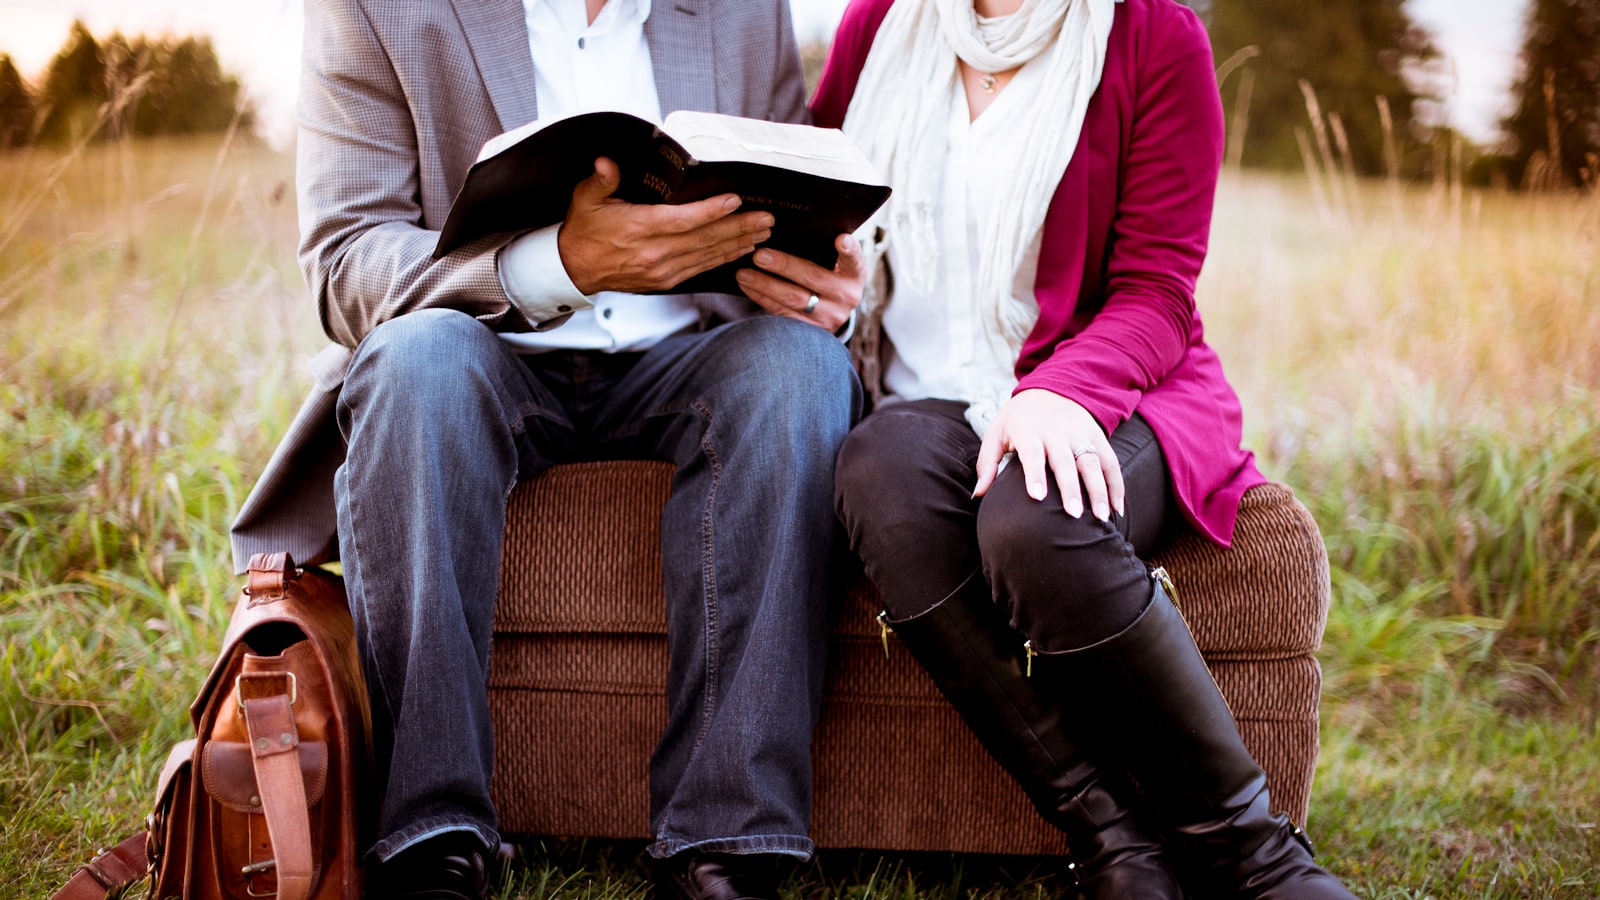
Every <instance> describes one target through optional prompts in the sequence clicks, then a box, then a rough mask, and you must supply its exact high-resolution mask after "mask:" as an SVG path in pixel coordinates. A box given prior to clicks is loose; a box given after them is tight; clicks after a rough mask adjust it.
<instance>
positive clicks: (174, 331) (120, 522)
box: [0, 141, 1600, 898]
mask: <svg viewBox="0 0 1600 900" xmlns="http://www.w3.org/2000/svg"><path fill="white" fill-rule="evenodd" d="M291 170H292V161H291V160H290V159H289V158H288V157H286V156H284V155H281V154H278V153H274V152H272V151H270V150H266V149H264V148H260V147H256V146H252V145H245V144H239V145H222V146H219V144H218V143H217V142H216V141H209V142H199V143H162V144H142V145H118V146H112V147H104V148H95V149H92V150H90V151H88V152H85V153H82V154H81V155H78V156H75V157H73V158H71V159H70V160H66V161H63V160H61V159H59V158H58V155H31V154H20V155H15V154H14V155H11V156H0V636H3V638H4V645H3V646H4V650H3V651H0V652H3V654H4V655H3V657H0V661H3V678H0V740H3V748H0V898H4V897H29V898H32V897H41V896H46V895H48V893H49V892H50V891H51V890H52V889H53V888H54V887H55V886H56V885H57V884H58V883H59V882H60V881H61V880H62V879H64V878H65V876H66V875H67V874H68V873H69V872H70V870H71V869H72V868H73V867H74V866H75V865H76V864H77V863H78V862H81V861H82V859H83V858H85V857H86V856H87V855H89V853H90V852H91V851H92V850H93V848H94V847H95V846H97V845H104V844H109V843H112V842H113V841H114V839H117V838H119V837H121V836H123V835H124V834H126V833H128V832H130V831H131V830H132V829H134V828H136V827H137V826H138V823H140V822H141V821H142V819H143V816H144V814H145V812H146V811H147V805H148V803H149V800H150V798H149V796H148V794H149V790H150V788H151V785H152V784H153V782H154V778H155V773H156V769H157V767H158V766H159V764H160V761H161V760H162V758H163V757H164V755H165V751H166V747H167V745H168V744H169V743H170V742H171V741H173V740H175V739H177V738H178V737H180V736H181V733H182V729H183V727H184V724H185V721H186V719H185V716H184V713H183V710H184V709H185V707H186V705H187V703H188V701H189V699H190V697H191V696H192V695H193V692H194V690H195V689H196V687H197V686H198V682H199V680H200V678H201V677H202V676H203V674H204V672H205V670H206V668H207V667H208V666H209V663H210V661H211V658H212V655H213V654H214V652H215V647H216V643H217V640H218V638H219V637H220V634H221V629H222V626H223V624H224V623H225V621H226V616H227V612H228V608H229V604H230V603H231V601H232V596H233V593H234V591H235V590H236V585H235V583H234V581H233V579H232V578H231V576H229V574H228V569H229V565H228V558H227V547H226V530H227V523H228V521H229V518H230V516H231V514H232V512H233V510H234V509H235V508H236V507H237V504H238V502H239V500H240V499H241V498H242V496H243V494H244V492H245V491H246V490H247V489H248V487H249V484H250V483H251V480H252V478H253V477H254V475H255V473H256V472H258V471H259V470H260V468H261V466H262V464H263V463H264V462H265V460H266V457H267V455H268V454H269V453H270V451H271V448H272V446H273V444H274V442H275V440H276V439H277V437H278V436H279V435H280V434H281V433H282V431H283V429H284V427H285V426H286V425H287V423H288V419H289V416H290V415H291V413H292V411H293V408H294V406H295V404H296V403H297V402H298V400H299V398H300V396H301V394H302V392H303V390H304V389H305V387H306V386H307V384H308V383H309V378H308V376H307V375H306V374H305V373H304V371H303V368H302V361H303V359H304V358H305V357H306V356H308V355H309V354H310V353H311V352H313V351H314V350H315V349H317V348H318V347H319V346H320V345H321V342H322V338H321V335H320V332H319V330H318V328H317V325H316V321H315V312H314V310H313V308H312V307H311V304H310V301H309V300H308V299H307V297H306V295H305V293H304V291H303V289H302V287H301V285H300V281H299V276H298V273H297V272H296V271H295V269H294V261H293V257H294V231H295V222H294V211H293V197H292V194H293V191H292V187H291V184H290V180H291V175H292V171H291ZM1200 293H1201V297H1200V302H1201V305H1202V308H1203V310H1204V312H1205V315H1206V320H1207V326H1208V328H1209V338H1210V340H1211V341H1212V342H1213V343H1214V344H1215V345H1216V346H1217V347H1218V349H1219V351H1220V352H1221V354H1222V356H1223V359H1224V361H1225V363H1226V365H1227V367H1228V370H1229V372H1230V375H1231V376H1232V378H1233V380H1234V382H1235V384H1236V386H1237V387H1238V389H1239V391H1240V393H1241V395H1242V396H1243V399H1244V402H1245V409H1246V420H1247V430H1248V433H1249V440H1250V443H1251V445H1252V446H1253V447H1254V448H1255V449H1256V450H1257V451H1258V453H1259V454H1260V457H1261V459H1262V462H1263V465H1264V467H1265V468H1266V469H1267V471H1268V473H1269V474H1270V475H1272V476H1273V477H1276V478H1279V479H1281V480H1284V481H1286V482H1288V483H1290V484H1291V485H1293V486H1294V487H1295V489H1296V491H1297V492H1298V493H1299V495H1300V497H1301V498H1302V499H1303V500H1304V501H1305V502H1306V504H1307V505H1308V506H1309V507H1310V508H1311V509H1312V511H1313V512H1314V513H1315V514H1316V516H1317V518H1318V521H1319V522H1320V523H1321V525H1322V528H1323V531H1324V533H1325V536H1326V539H1327V543H1328V547H1329V552H1330V555H1331V558H1332V561H1333V578H1334V598H1335V599H1334V609H1333V612H1332V615H1331V617H1330V621H1329V625H1328V632H1327V638H1326V642H1325V645H1324V649H1323V653H1322V662H1323V666H1324V669H1325V672H1326V676H1327V681H1326V690H1325V696H1324V705H1323V713H1324V715H1323V743H1322V756H1321V759H1320V763H1319V767H1318V773H1317V782H1316V785H1315V788H1314V793H1313V798H1312V821H1311V822H1310V823H1309V824H1310V828H1311V831H1312V834H1313V836H1314V837H1315V838H1316V839H1317V842H1318V846H1319V850H1320V851H1321V854H1322V859H1323V860H1324V861H1325V862H1326V863H1327V865H1328V866H1329V867H1330V868H1332V869H1333V870H1334V871H1336V872H1338V873H1339V874H1341V875H1342V876H1344V877H1346V878H1347V879H1348V880H1349V882H1350V883H1351V885H1352V886H1353V887H1354V888H1355V889H1356V890H1357V892H1358V893H1360V894H1361V895H1362V896H1364V897H1382V898H1421V897H1441V898H1443V897H1473V898H1478V897H1483V898H1489V897H1573V898H1577V897H1593V896H1596V895H1597V894H1600V726H1597V720H1596V715H1595V708H1596V701H1597V700H1600V689H1597V687H1596V679H1597V677H1600V402H1597V401H1600V352H1597V351H1596V350H1595V348H1596V347H1597V346H1600V196H1597V195H1591V196H1588V197H1577V196H1560V197H1525V196H1512V195H1504V194H1474V193H1471V192H1465V193H1462V192H1459V191H1452V189H1451V188H1450V186H1448V185H1446V186H1442V187H1438V188H1435V187H1433V186H1429V185H1419V186H1410V187H1405V188H1400V187H1396V186H1393V185H1388V184H1382V183H1362V184H1346V185H1343V186H1342V190H1341V191H1340V192H1337V193H1335V192H1333V191H1332V190H1330V189H1329V186H1328V185H1323V186H1322V190H1321V192H1320V193H1313V191H1312V185H1311V183H1310V182H1309V181H1308V180H1307V179H1306V178H1305V177H1303V176H1302V177H1287V176H1284V177H1278V176H1263V175H1248V174H1247V175H1234V174H1230V175H1229V176H1227V177H1226V178H1225V181H1224V184H1223V188H1222V192H1221V196H1220V198H1219V203H1218V215H1217V222H1216V229H1215V233H1214V241H1213V250H1212V255H1211V260H1210V262H1209V263H1208V267H1207V270H1206V274H1205V276H1204V278H1203V280H1202V284H1201V292H1200ZM637 851H638V846H637V845H633V844H610V843H594V842H590V843H572V842H565V843H563V842H535V843H532V844H530V845H528V847H527V848H526V852H525V855H524V859H523V863H522V864H521V865H520V866H519V867H518V868H517V869H516V870H515V871H514V872H513V876H512V883H511V884H509V885H508V886H507V887H506V888H505V890H504V891H503V892H502V896H504V897H553V896H573V897H578V896H602V897H619V896H625V895H637V894H639V893H640V892H641V891H642V882H641V880H640V879H641V877H642V874H643V873H642V870H641V869H640V868H639V867H638V866H637V863H636V855H637ZM788 884H789V888H790V893H791V895H792V896H794V897H852V898H855V897H860V898H865V897H912V896H934V897H949V898H957V897H963V898H964V897H973V896H1043V897H1060V896H1065V895H1066V892H1065V888H1064V886H1063V884H1062V882H1061V881H1060V879H1059V878H1057V877H1056V875H1055V869H1054V866H1053V864H1052V861H1050V860H1037V859H991V858H976V857H956V858H952V857H949V856H934V857H928V856H899V855H889V856H886V855H878V854H855V853H828V854H823V855H822V857H821V858H820V860H819V861H818V863H816V864H815V865H812V866H809V867H805V868H802V869H800V870H799V871H797V872H796V873H795V875H794V876H793V877H792V878H791V880H790V881H789V883H788Z"/></svg>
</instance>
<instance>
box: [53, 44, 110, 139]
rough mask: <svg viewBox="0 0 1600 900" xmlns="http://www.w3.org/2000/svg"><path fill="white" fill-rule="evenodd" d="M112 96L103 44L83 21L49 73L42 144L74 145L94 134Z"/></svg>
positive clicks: (63, 46)
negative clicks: (88, 134) (102, 50)
mask: <svg viewBox="0 0 1600 900" xmlns="http://www.w3.org/2000/svg"><path fill="white" fill-rule="evenodd" d="M108 96H109V91H108V90H107V88H106V67H105V63H104V62H102V61H101V57H100V44H99V42H97V41H96V40H95V39H94V35H92V34H90V33H89V29H88V28H87V27H85V26H84V24H83V23H82V22H81V21H78V22H73V23H72V30H71V31H69V32H68V33H67V41H66V43H65V44H63V45H62V46H61V49H60V50H58V51H56V55H55V58H54V59H52V60H51V61H50V66H49V67H48V68H47V69H45V75H44V89H43V90H42V91H41V94H40V97H39V104H40V106H42V107H43V108H44V123H43V124H42V125H41V126H40V128H39V138H40V140H45V141H55V142H62V141H71V140H75V139H77V138H80V137H82V136H83V135H84V134H86V133H88V132H89V131H92V130H93V129H94V128H95V126H96V124H97V122H98V119H99V115H100V106H101V104H103V103H105V101H106V98H107V97H108Z"/></svg>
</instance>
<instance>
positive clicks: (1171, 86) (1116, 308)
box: [1017, 6, 1223, 434]
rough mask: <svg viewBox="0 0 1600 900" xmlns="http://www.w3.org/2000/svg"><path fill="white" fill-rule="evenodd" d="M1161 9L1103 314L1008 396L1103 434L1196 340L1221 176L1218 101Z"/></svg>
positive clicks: (1135, 120) (1125, 170)
mask: <svg viewBox="0 0 1600 900" xmlns="http://www.w3.org/2000/svg"><path fill="white" fill-rule="evenodd" d="M1171 8H1172V9H1173V11H1174V15H1172V16H1170V17H1169V18H1168V19H1167V21H1165V22H1162V23H1160V25H1159V26H1158V28H1159V30H1158V31H1156V32H1155V33H1154V34H1153V35H1152V36H1153V37H1154V38H1155V39H1154V40H1152V41H1150V42H1149V44H1147V45H1146V46H1145V48H1144V52H1143V53H1142V54H1141V56H1142V58H1141V59H1140V60H1138V69H1137V72H1138V74H1137V80H1136V85H1135V88H1134V107H1133V111H1132V124H1131V128H1130V136H1129V138H1128V140H1127V143H1126V150H1125V152H1124V155H1123V162H1122V166H1121V173H1120V175H1121V178H1120V187H1119V190H1118V194H1117V200H1116V210H1115V212H1114V214H1113V219H1112V224H1111V235H1110V240H1109V242H1108V245H1109V251H1108V259H1107V262H1106V278H1105V305H1104V306H1103V307H1102V308H1101V309H1100V310H1099V311H1098V312H1097V313H1096V314H1095V316H1094V318H1093V319H1092V320H1090V321H1089V323H1088V324H1087V325H1086V326H1085V327H1084V328H1083V329H1082V330H1081V331H1079V332H1078V333H1077V334H1075V335H1072V336H1070V337H1068V338H1066V339H1065V340H1062V341H1060V342H1059V343H1057V344H1056V346H1055V347H1054V348H1053V350H1052V351H1051V354H1050V356H1049V357H1048V358H1047V359H1045V360H1044V361H1042V362H1041V363H1040V364H1039V365H1038V366H1037V367H1036V368H1034V369H1033V371H1031V372H1029V373H1027V374H1026V375H1024V376H1023V377H1022V378H1021V379H1020V381H1019V383H1018V386H1017V390H1018V391H1023V390H1028V389H1030V388H1044V389H1046V390H1050V391H1053V392H1055V393H1058V394H1061V395H1062V396H1065V397H1069V398H1071V399H1073V400H1075V401H1077V402H1078V403H1080V404H1082V405H1083V406H1084V408H1085V409H1087V410H1088V411H1089V412H1090V414H1092V415H1093V416H1094V417H1095V419H1096V421H1098V422H1099V423H1100V425H1101V427H1103V428H1104V429H1105V430H1106V432H1107V433H1108V434H1109V433H1110V432H1111V431H1113V430H1114V429H1115V428H1116V426H1117V425H1119V424H1121V423H1122V422H1123V421H1125V420H1126V419H1127V418H1128V417H1129V416H1131V415H1132V414H1133V411H1134V410H1135V408H1136V407H1137V406H1138V404H1139V400H1140V398H1141V397H1142V396H1143V394H1144V393H1145V392H1147V391H1149V390H1150V389H1152V388H1153V387H1155V386H1156V385H1157V384H1159V383H1160V382H1161V380H1162V379H1163V378H1165V377H1166V376H1167V375H1168V374H1169V373H1170V372H1171V371H1172V370H1173V369H1174V368H1176V367H1177V366H1178V364H1179V363H1180V361H1181V360H1182V359H1183V357H1184V354H1185V353H1186V352H1187V350H1188V347H1189V344H1190V343H1191V340H1192V339H1193V338H1194V337H1196V335H1195V331H1196V329H1197V327H1198V325H1197V320H1196V317H1195V303H1194V287H1195V281H1196V280H1197V279H1198V277H1199V275H1200V266H1201V263H1202V262H1203V261H1204V259H1205V254H1206V247H1207V243H1208V240H1209V235H1210V231H1211V212H1212V204H1213V202H1214V199H1215V194H1216V186H1217V175H1218V172H1219V171H1220V169H1221V165H1222V147H1223V118H1222V101H1221V98H1220V95H1219V94H1218V91H1217V82H1216V75H1215V72H1214V70H1213V68H1212V58H1211V46H1210V42H1209V40H1208V39H1207V37H1206V33H1205V29H1204V27H1203V26H1202V25H1201V24H1200V22H1199V20H1198V19H1197V18H1196V17H1195V15H1194V14H1193V13H1192V12H1191V11H1189V10H1188V9H1184V8H1181V7H1176V6H1173V7H1171ZM1091 264H1092V263H1091Z"/></svg>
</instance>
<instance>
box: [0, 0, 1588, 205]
mask: <svg viewBox="0 0 1600 900" xmlns="http://www.w3.org/2000/svg"><path fill="white" fill-rule="evenodd" d="M1187 2H1188V3H1189V5H1190V6H1192V7H1194V8H1195V9H1196V11H1198V12H1199V13H1200V14H1201V16H1202V18H1203V19H1205V20H1206V23H1207V26H1208V27H1209V29H1210V32H1211V41H1212V50H1213V52H1214V54H1215V56H1216V60H1217V64H1218V67H1219V68H1218V75H1219V81H1220V84H1221V88H1222V95H1223V105H1224V107H1225V110H1226V113H1227V116H1228V132H1229V136H1228V140H1229V145H1230V146H1229V151H1228V152H1229V160H1230V162H1234V163H1237V164H1239V165H1242V166H1248V167H1256V168H1274V169H1297V168H1300V167H1302V166H1307V165H1319V164H1321V165H1336V166H1339V167H1342V168H1345V169H1347V170H1349V171H1352V172H1355V173H1358V174H1361V175H1371V176H1380V177H1395V178H1404V179H1416V178H1445V177H1452V178H1464V179H1466V180H1469V181H1475V182H1478V183H1484V184H1487V183H1494V182H1499V183H1504V184H1507V185H1508V186H1511V187H1524V188H1530V189H1553V188H1561V187H1586V186H1589V185H1592V184H1594V183H1595V182H1596V181H1597V180H1600V0H1528V12H1527V15H1526V20H1525V22H1524V24H1523V42H1522V51H1521V58H1520V65H1519V74H1518V76H1517V80H1516V82H1515V84H1514V85H1513V88H1512V100H1513V104H1512V108H1513V112H1512V113H1511V114H1510V115H1508V116H1507V117H1506V118H1505V120H1504V121H1502V122H1501V123H1500V124H1501V130H1502V132H1503V134H1504V139H1503V141H1502V142H1501V143H1500V145H1499V146H1491V147H1477V146H1474V145H1473V144H1472V143H1471V142H1470V141H1468V140H1466V139H1465V138H1464V137H1463V136H1462V135H1459V134H1457V133H1455V132H1454V131H1452V130H1451V129H1450V128H1449V127H1448V126H1447V125H1445V124H1443V121H1442V120H1443V112H1442V111H1443V105H1444V104H1445V102H1446V101H1447V99H1448V98H1449V96H1450V91H1451V85H1450V73H1449V70H1448V68H1447V67H1446V65H1445V63H1444V61H1443V59H1442V58H1441V56H1440V55H1439V53H1438V51H1437V49H1436V48H1435V47H1434V45H1433V43H1432V38H1431V36H1430V35H1429V34H1428V33H1427V32H1426V31H1425V30H1423V29H1422V28H1420V27H1418V25H1417V24H1416V22H1415V21H1413V20H1412V19H1411V17H1410V15H1409V14H1408V13H1407V12H1406V8H1405V0H1363V2H1360V3H1327V4H1322V3H1305V2H1304V0H1187ZM813 49H818V50H820V48H813ZM812 55H813V56H816V57H817V58H816V59H814V60H811V68H813V69H814V68H817V67H820V54H819V53H813V54H812ZM235 117H237V118H238V121H239V124H240V125H241V126H242V127H246V128H248V127H250V126H251V125H252V124H253V121H254V110H253V108H252V107H251V106H250V104H249V102H248V100H247V99H246V98H245V95H244V91H243V88H242V87H241V85H240V83H239V80H238V78H236V77H235V76H233V75H230V74H228V73H226V72H224V71H223V69H222V66H221V64H220V63H219V61H218V59H217V54H216V50H215V49H214V48H213V47H212V44H211V41H210V39H209V38H205V37H182V38H162V39H151V38H147V37H142V36H141V37H135V38H131V39H130V38H127V37H124V36H122V35H121V34H112V35H111V36H110V37H108V38H106V39H105V40H104V41H99V40H96V39H95V37H94V36H93V35H92V34H90V33H89V30H88V29H87V28H86V27H84V25H83V23H81V22H77V23H74V24H73V26H72V29H71V31H70V33H69V34H68V36H67V40H66V42H65V43H64V44H63V46H62V47H61V49H60V51H59V52H57V53H56V55H55V58H54V59H53V60H52V61H51V63H50V65H49V67H48V68H47V69H46V71H45V73H44V75H43V78H42V80H41V83H40V84H39V85H37V86H30V85H29V84H28V83H27V82H26V81H25V80H24V79H23V78H22V76H21V73H19V72H18V71H17V68H16V65H15V64H14V63H13V62H12V60H11V59H10V57H8V56H5V55H0V150H3V149H6V148H11V147H20V146H25V145H28V144H32V143H47V144H49V143H63V142H71V141H75V140H79V139H82V138H85V137H99V138H115V137H121V136H125V135H164V134H194V133H203V132H211V131H220V130H223V129H225V128H227V127H228V126H229V124H230V123H232V122H233V121H234V120H235ZM1447 168H1448V169H1449V171H1445V169H1447Z"/></svg>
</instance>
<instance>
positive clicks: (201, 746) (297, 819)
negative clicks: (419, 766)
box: [55, 553, 373, 900]
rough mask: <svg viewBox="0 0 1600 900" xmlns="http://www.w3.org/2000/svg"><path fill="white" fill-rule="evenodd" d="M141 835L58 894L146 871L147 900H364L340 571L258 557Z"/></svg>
mask: <svg viewBox="0 0 1600 900" xmlns="http://www.w3.org/2000/svg"><path fill="white" fill-rule="evenodd" d="M189 713H190V718H192V719H193V720H194V728H195V737H194V738H193V739H191V740H186V741H183V742H181V743H179V744H178V745H177V746H175V747H173V749H172V753H171V755H170V756H169V757H168V759H167V764H166V766H165V767H163V769H162V772H161V779H160V782H159V785H158V787H157V798H156V810H155V812H154V814H152V815H151V816H150V818H149V820H148V825H149V829H148V831H147V832H146V833H145V834H142V835H137V836H135V837H132V838H129V839H128V840H126V841H124V842H122V843H121V844H119V845H118V846H117V847H115V848H113V849H112V850H110V851H107V852H106V853H102V854H101V855H100V856H99V857H97V858H96V859H94V860H93V861H91V862H90V863H88V864H87V865H85V866H84V867H83V868H82V869H80V870H79V871H78V873H77V874H75V875H74V876H73V878H72V880H71V881H69V882H68V883H67V885H66V886H65V887H63V888H62V889H61V890H60V891H58V892H57V893H56V895H55V897H56V900H101V898H105V897H108V896H114V895H116V894H117V893H118V892H120V891H122V890H124V889H126V888H127V887H128V886H129V885H131V884H133V883H134V882H136V881H138V880H139V879H140V878H143V877H145V876H146V875H148V876H149V877H150V879H151V886H150V892H149V894H148V897H149V898H151V900H169V898H181V900H223V898H227V900H234V898H238V900H246V898H259V897H275V898H277V900H335V898H337V900H359V898H360V896H361V865H360V863H361V856H360V854H361V850H362V848H364V847H365V846H366V841H367V837H368V835H367V833H366V828H365V825H366V824H367V821H368V817H367V816H365V815H363V813H364V812H365V811H368V810H371V809H372V808H373V804H372V802H371V801H372V798H373V793H372V786H371V781H370V772H371V759H372V739H371V712H370V709H369V707H368V705H367V692H366V686H365V683H364V682H363V680H362V677H361V664H360V660H359V658H358V657H357V655H356V642H355V630H354V627H353V626H352V625H351V621H350V611H349V607H348V606H347V604H346V601H345V594H344V585H343V582H342V580H341V579H339V578H337V577H335V576H333V575H330V574H328V573H325V572H323V571H322V570H320V569H299V568H296V567H295V565H294V561H293V560H292V559H290V558H289V555H288V554H287V553H271V554H267V553H258V554H256V555H255V556H254V557H252V558H251V560H250V571H249V580H248V581H247V582H246V583H245V586H244V590H243V591H242V593H241V594H240V596H239V600H238V603H237V604H236V605H235V607H234V610H233V618H232V620H231V621H230V622H229V624H228V631H227V634H226V636H225V637H224V638H223V642H222V653H221V654H220V656H219V657H218V659H217V663H216V665H215V666H214V667H213V668H212V670H211V675H210V676H209V677H208V678H207V679H206V682H205V686H204V687H202V688H201V689H200V694H199V696H198V697H196V698H195V701H194V704H193V705H192V706H191V707H190V708H189Z"/></svg>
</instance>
